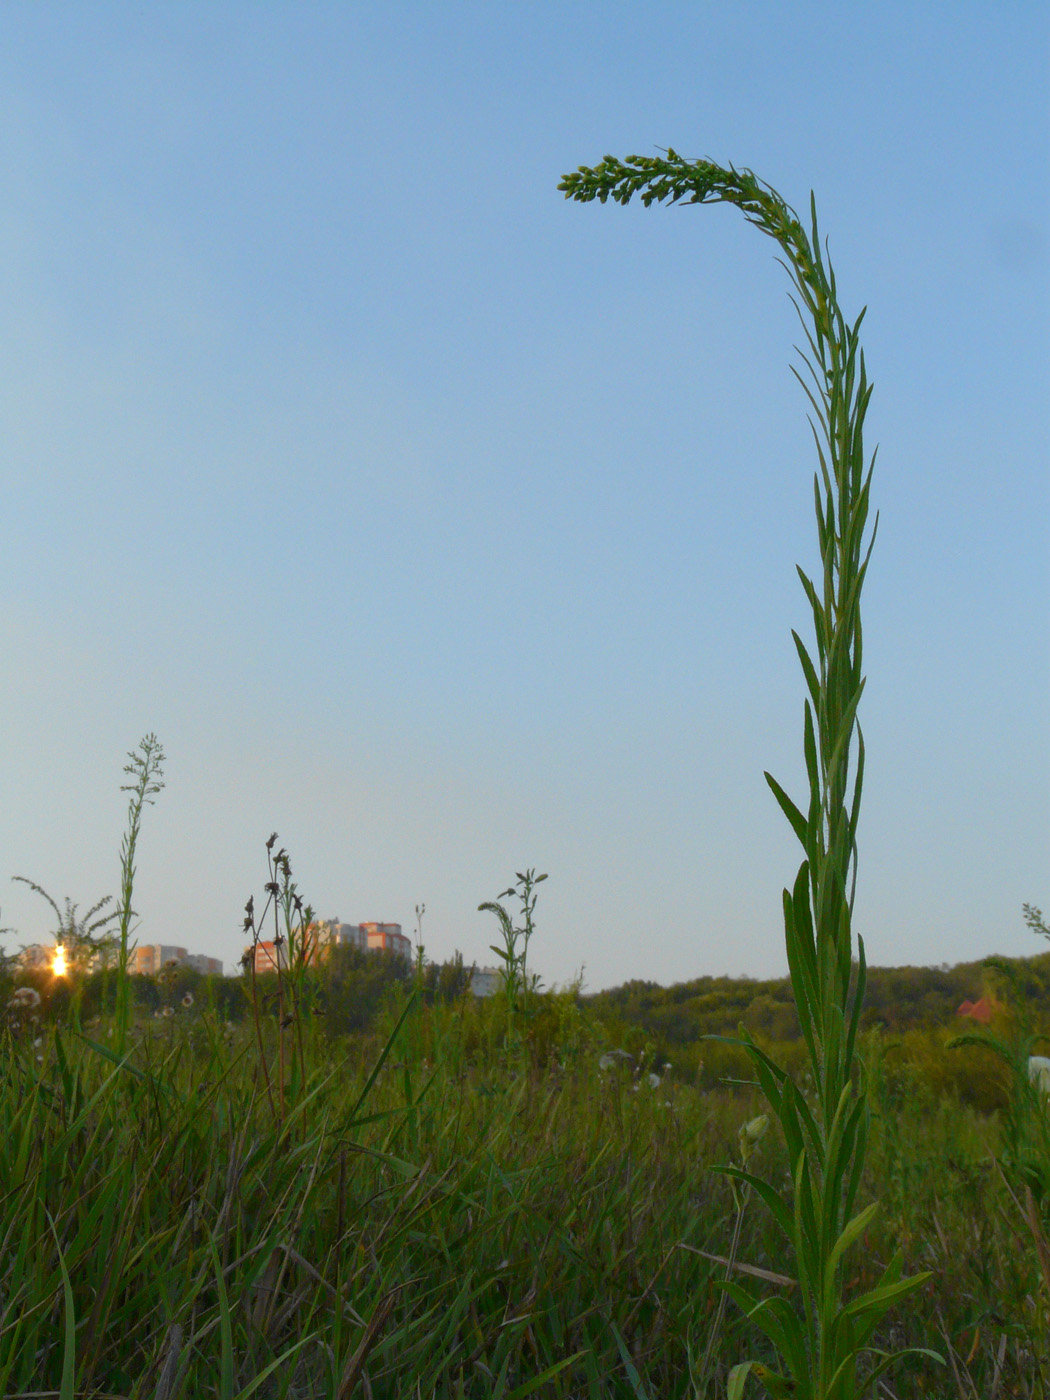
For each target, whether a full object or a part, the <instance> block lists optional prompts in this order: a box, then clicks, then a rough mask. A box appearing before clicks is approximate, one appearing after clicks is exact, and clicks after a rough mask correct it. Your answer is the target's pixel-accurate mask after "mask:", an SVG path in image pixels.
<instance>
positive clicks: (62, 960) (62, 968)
mask: <svg viewBox="0 0 1050 1400" xmlns="http://www.w3.org/2000/svg"><path fill="white" fill-rule="evenodd" d="M51 971H52V972H53V973H54V974H55V976H56V977H64V976H65V975H66V950H65V948H63V947H62V944H61V943H59V944H58V946H57V947H56V948H55V956H54V957H53V958H52V959H51Z"/></svg>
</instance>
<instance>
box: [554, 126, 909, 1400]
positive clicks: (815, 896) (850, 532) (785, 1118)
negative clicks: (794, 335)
mask: <svg viewBox="0 0 1050 1400" xmlns="http://www.w3.org/2000/svg"><path fill="white" fill-rule="evenodd" d="M558 188H559V189H560V190H562V191H564V193H565V196H566V198H567V199H575V200H578V201H580V202H581V203H587V202H589V201H591V200H594V199H597V200H599V201H600V202H601V203H603V204H604V203H605V202H606V201H607V200H609V199H612V200H613V201H614V202H616V203H618V204H624V205H625V204H628V203H629V202H630V201H631V199H632V198H633V197H634V195H636V194H637V195H639V197H640V198H641V201H642V203H643V204H644V205H645V206H646V207H648V206H649V205H650V204H652V203H654V202H655V203H663V202H664V201H668V202H670V203H671V204H676V203H679V202H680V201H681V202H684V203H686V204H714V203H728V204H732V205H735V206H736V207H737V208H738V209H740V210H741V212H742V213H743V215H744V217H745V218H746V219H747V221H748V223H750V224H752V225H753V226H754V227H755V228H757V229H758V230H759V231H760V232H761V233H764V234H766V235H767V236H768V237H770V238H772V239H774V240H775V241H776V242H777V244H778V245H779V247H780V250H781V253H782V255H783V256H782V258H781V261H782V263H783V266H784V267H785V268H786V270H787V272H788V275H789V276H790V277H791V280H792V282H793V283H794V288H795V296H794V297H793V301H794V304H795V308H796V310H797V312H798V314H799V319H800V321H801V323H802V329H803V333H804V335H805V338H806V344H807V345H808V354H807V353H806V352H805V351H800V356H801V359H802V364H803V369H804V373H799V371H798V370H795V371H794V373H795V375H796V377H797V378H798V380H799V383H800V384H801V385H802V388H803V391H804V392H805V394H806V397H807V399H808V400H809V404H810V408H811V409H812V416H811V417H810V426H811V428H812V431H813V438H814V442H815V444H816V448H817V458H818V470H817V472H816V473H815V476H814V497H815V505H816V517H817V535H818V543H819V550H820V573H819V575H818V576H817V577H816V579H815V580H814V579H811V578H810V577H809V576H808V575H807V574H806V573H804V572H803V570H802V569H801V568H799V570H798V575H799V578H800V580H801V582H802V587H803V589H804V591H805V594H806V598H807V599H808V601H809V605H810V608H811V610H812V615H813V625H814V632H815V641H816V657H815V658H814V657H813V655H812V653H811V651H810V650H809V649H807V647H806V646H805V644H804V643H803V642H802V640H801V638H800V637H799V635H798V633H796V632H793V633H792V636H793V638H794V642H795V647H796V650H797V652H798V657H799V661H800V663H801V666H802V672H803V675H804V677H805V682H806V688H807V691H808V698H807V699H806V702H805V711H804V727H803V749H804V754H805V762H806V772H807V775H808V779H809V800H808V804H807V806H806V810H805V811H802V810H801V809H800V808H799V807H798V806H796V805H795V803H794V802H793V801H792V800H791V798H790V797H788V795H787V793H786V792H785V791H784V789H783V788H782V787H781V786H780V784H779V783H778V782H777V781H776V780H775V779H774V778H773V777H771V776H770V775H769V774H768V773H767V774H766V779H767V781H768V783H769V785H770V787H771V789H772V791H773V794H774V796H775V797H776V800H777V802H778V803H779V805H780V807H781V809H782V811H783V812H784V814H785V816H786V817H787V819H788V821H789V822H790V824H791V828H792V830H793V831H794V833H795V835H796V836H797V837H798V840H799V842H800V844H801V846H802V848H803V852H804V857H805V858H804V859H803V861H802V864H801V866H800V867H799V871H798V875H797V877H796V879H795V883H794V887H793V888H792V889H791V890H785V891H784V899H783V903H784V927H785V938H786V943H787V956H788V967H789V970H790V974H791V983H792V988H793V991H794V996H795V1002H796V1005H797V1008H798V1015H799V1020H800V1022H801V1025H802V1033H803V1036H804V1039H805V1043H806V1049H807V1052H808V1058H809V1062H810V1072H811V1074H812V1079H813V1084H814V1086H815V1093H814V1096H813V1097H814V1102H813V1103H812V1104H811V1103H810V1101H809V1100H808V1099H807V1097H806V1095H805V1093H804V1092H803V1090H802V1088H801V1087H800V1085H799V1084H798V1083H796V1081H795V1080H794V1079H793V1078H792V1076H791V1075H790V1074H789V1073H788V1072H787V1071H786V1070H785V1069H784V1068H783V1067H782V1066H780V1065H779V1064H778V1063H776V1061H775V1060H774V1059H773V1058H772V1057H771V1056H769V1055H767V1054H766V1053H765V1052H763V1051H762V1050H761V1049H760V1048H759V1047H758V1046H757V1045H756V1044H755V1043H754V1041H753V1040H752V1038H751V1037H750V1036H749V1035H748V1034H747V1032H746V1031H744V1030H742V1031H741V1038H742V1041H743V1043H744V1044H745V1046H746V1048H747V1050H748V1053H749V1055H750V1056H751V1058H752V1061H753V1063H754V1066H755V1070H756V1073H757V1076H758V1080H759V1083H760V1085H761V1087H762V1089H763V1091H764V1093H765V1095H766V1098H767V1100H768V1102H769V1104H770V1106H771V1108H772V1111H773V1112H774V1113H775V1115H776V1116H777V1118H778V1119H779V1121H780V1124H781V1127H782V1129H783V1132H784V1136H785V1139H786V1142H787V1146H788V1153H789V1158H790V1164H791V1180H792V1182H793V1188H794V1189H793V1193H792V1201H791V1204H790V1205H788V1204H787V1203H786V1202H785V1200H784V1199H783V1198H782V1196H781V1195H780V1193H779V1192H777V1191H775V1190H774V1189H773V1188H772V1187H771V1186H770V1185H769V1184H768V1183H767V1182H765V1181H763V1180H761V1179H760V1178H759V1177H757V1176H755V1175H754V1174H752V1173H751V1172H749V1171H747V1170H746V1168H745V1167H742V1166H740V1167H737V1166H726V1167H724V1168H722V1170H723V1171H725V1172H726V1173H727V1174H729V1175H731V1176H735V1177H737V1178H738V1179H739V1180H741V1181H742V1182H744V1183H746V1184H748V1185H749V1186H750V1187H751V1188H752V1189H753V1190H754V1191H755V1192H756V1193H757V1194H758V1196H759V1197H760V1198H761V1199H762V1200H763V1201H764V1202H765V1204H766V1205H767V1206H768V1208H769V1209H770V1211H771V1212H772V1214H773V1216H774V1218H775V1219H776V1221H777V1223H778V1225H779V1226H780V1228H781V1229H782V1231H783V1233H784V1234H785V1235H786V1236H787V1238H788V1240H789V1241H790V1243H791V1245H792V1247H793V1249H794V1253H795V1257H796V1260H797V1267H798V1274H799V1283H800V1293H801V1295H802V1300H803V1312H802V1315H801V1316H800V1315H799V1314H798V1313H797V1312H796V1311H794V1310H793V1309H792V1308H791V1307H790V1306H789V1305H788V1304H787V1302H786V1300H784V1299H780V1298H758V1297H755V1296H754V1295H753V1294H752V1293H750V1292H749V1291H748V1290H747V1289H746V1288H745V1287H743V1286H742V1285H741V1284H738V1283H727V1284H726V1285H725V1287H726V1289H727V1291H728V1292H729V1293H730V1295H731V1296H732V1297H733V1298H734V1299H735V1300H736V1301H737V1302H738V1303H739V1305H740V1307H741V1308H742V1309H743V1310H744V1311H745V1312H746V1313H747V1314H748V1316H750V1318H751V1319H752V1321H753V1322H754V1323H755V1324H756V1325H757V1326H758V1327H759V1328H760V1329H761V1330H762V1331H763V1332H764V1333H765V1334H766V1336H767V1337H768V1338H769V1340H770V1341H771V1342H772V1343H773V1345H774V1347H775V1348H776V1350H777V1352H778V1354H779V1356H780V1357H781V1360H782V1363H783V1366H784V1373H783V1374H782V1373H779V1372H775V1371H773V1370H772V1369H771V1368H769V1367H766V1366H764V1365H762V1364H761V1363H759V1362H757V1361H744V1362H742V1363H740V1364H739V1365H737V1366H735V1367H734V1368H733V1370H732V1371H731V1372H730V1379H729V1397H730V1400H739V1397H741V1396H742V1395H743V1394H744V1389H745V1386H746V1383H747V1380H748V1377H749V1376H750V1377H753V1378H754V1379H757V1380H758V1381H759V1382H760V1384H762V1385H763V1386H764V1388H765V1390H766V1392H767V1393H768V1394H770V1395H784V1394H789V1393H790V1394H791V1395H793V1396H796V1397H797V1400H853V1397H854V1396H856V1395H857V1394H858V1393H860V1392H859V1390H858V1387H859V1386H860V1387H861V1389H863V1390H870V1388H871V1387H873V1386H874V1385H875V1383H876V1380H877V1378H878V1376H879V1375H880V1374H882V1372H883V1371H884V1370H885V1369H886V1368H887V1367H888V1366H889V1365H890V1364H891V1363H892V1362H893V1360H894V1359H895V1358H894V1356H893V1355H891V1354H887V1353H884V1352H881V1351H879V1350H878V1349H877V1348H875V1347H874V1346H873V1337H874V1334H875V1332H876V1329H877V1328H878V1326H879V1324H880V1322H881V1321H882V1319H883V1318H884V1316H885V1314H886V1312H887V1311H888V1309H889V1308H890V1307H892V1306H894V1305H895V1304H897V1303H900V1302H901V1301H902V1300H903V1299H904V1298H906V1297H907V1296H908V1295H909V1294H910V1293H913V1292H914V1291H915V1289H917V1288H919V1287H920V1286H921V1285H922V1284H923V1283H924V1282H925V1280H926V1279H927V1278H928V1277H929V1275H928V1274H920V1275H916V1276H914V1277H912V1278H907V1279H903V1278H901V1268H902V1261H901V1259H900V1257H899V1256H895V1257H894V1258H893V1259H892V1260H891V1261H890V1263H889V1264H888V1265H887V1267H886V1269H885V1271H884V1272H883V1275H882V1277H881V1279H880V1281H879V1282H878V1284H877V1285H876V1286H875V1287H874V1288H873V1289H870V1290H869V1291H868V1292H866V1293H864V1294H863V1295H861V1296H859V1297H858V1296H854V1297H851V1298H850V1299H849V1300H848V1301H847V1299H846V1297H845V1280H844V1277H843V1274H844V1270H843V1267H842V1266H843V1258H844V1256H845V1254H846V1252H847V1251H848V1250H849V1249H850V1247H851V1246H852V1245H855V1244H857V1243H858V1242H859V1241H860V1240H861V1239H862V1238H863V1236H864V1233H865V1231H866V1230H867V1229H868V1227H869V1225H870V1224H871V1221H872V1218H873V1216H874V1213H875V1210H876V1206H875V1205H874V1204H872V1205H870V1206H868V1207H867V1208H866V1209H864V1210H862V1211H860V1212H859V1213H857V1214H854V1213H853V1211H854V1206H855V1204H856V1198H857V1192H858V1189H859V1186H860V1180H861V1174H862V1170H863V1166H864V1154H865V1145H866V1140H867V1133H868V1122H869V1112H868V1106H867V1097H866V1093H865V1089H864V1085H863V1078H862V1076H861V1075H860V1074H855V1072H854V1071H855V1049H856V1037H857V1029H858V1025H859V1021H860V1011H861V1004H862V1001H863V996H864V977H865V962H864V945H863V941H862V940H858V962H857V964H856V967H854V962H853V939H852V914H853V902H854V894H855V887H856V855H857V821H858V817H859V814H860V798H861V788H862V784H863V775H864V740H863V736H862V734H861V731H860V726H859V724H858V721H857V706H858V704H859V701H860V698H861V694H862V692H863V689H864V678H863V675H862V670H861V618H860V595H861V589H862V586H863V583H864V577H865V574H866V572H867V567H868V560H869V558H870V554H871V547H872V544H873V543H874V538H875V525H873V526H872V529H871V532H870V537H867V536H866V529H867V525H868V496H869V488H870V485H871V472H872V467H873V465H874V458H872V461H871V462H869V461H867V460H866V458H865V453H864V442H863V424H864V416H865V413H866V411H867V407H868V402H869V399H870V397H871V385H870V383H869V382H868V378H867V373H866V371H865V366H864V354H863V351H862V350H861V348H860V340H859V332H860V325H861V321H862V320H863V317H864V312H863V311H862V312H861V313H860V315H859V316H858V317H857V319H856V321H855V322H853V323H852V324H851V323H850V322H848V321H847V320H846V318H845V316H844V315H843V313H842V310H841V308H840V306H839V302H838V297H837V293H836V286H835V274H834V271H833V270H832V267H831V263H830V261H829V260H828V259H827V258H826V256H825V255H824V254H822V252H821V241H820V235H819V232H818V228H817V215H816V203H815V201H814V200H813V199H812V197H811V201H810V233H808V234H807V231H806V229H805V228H804V227H803V225H802V222H801V220H800V219H799V217H798V215H797V214H796V213H795V211H794V210H793V209H792V208H791V207H790V205H788V204H787V203H786V202H785V201H784V199H782V198H781V196H780V195H779V194H777V192H776V191H775V190H774V189H772V188H771V187H770V186H769V185H766V184H764V183H763V182H762V181H760V180H759V179H757V178H756V176H755V175H754V174H753V173H752V172H751V171H750V170H746V169H743V170H736V169H734V168H733V167H731V166H730V167H728V168H723V167H721V166H719V165H716V164H714V163H713V162H711V161H708V160H686V159H684V158H683V157H681V156H679V155H678V154H677V153H676V152H675V151H673V150H668V151H666V153H665V154H664V155H663V156H658V157H648V156H629V157H628V158H627V160H626V161H625V162H624V161H620V160H618V159H616V158H615V157H613V156H606V157H605V158H604V160H602V161H601V162H600V164H599V165H597V166H596V167H594V168H593V169H591V168H588V167H586V166H581V167H580V168H579V169H578V170H576V171H575V172H574V173H572V174H570V175H566V176H564V177H563V179H562V181H561V184H560V185H559V187H558ZM825 252H826V249H825ZM876 525H877V521H876ZM862 1357H864V1358H865V1365H866V1374H865V1375H864V1377H863V1381H861V1378H860V1375H859V1365H858V1363H859V1362H860V1361H861V1358H862Z"/></svg>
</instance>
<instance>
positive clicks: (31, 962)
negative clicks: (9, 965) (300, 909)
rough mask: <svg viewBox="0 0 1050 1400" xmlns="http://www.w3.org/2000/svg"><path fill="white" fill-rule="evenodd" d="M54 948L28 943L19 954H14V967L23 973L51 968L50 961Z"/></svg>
mask: <svg viewBox="0 0 1050 1400" xmlns="http://www.w3.org/2000/svg"><path fill="white" fill-rule="evenodd" d="M54 952H55V949H54V947H53V946H52V947H50V948H46V947H45V946H44V944H43V943H30V944H29V946H28V947H26V948H23V949H22V951H21V952H20V953H16V954H15V966H16V967H19V968H21V969H22V970H23V971H24V972H30V971H34V970H35V969H37V968H47V967H50V966H51V959H52V957H53V956H54Z"/></svg>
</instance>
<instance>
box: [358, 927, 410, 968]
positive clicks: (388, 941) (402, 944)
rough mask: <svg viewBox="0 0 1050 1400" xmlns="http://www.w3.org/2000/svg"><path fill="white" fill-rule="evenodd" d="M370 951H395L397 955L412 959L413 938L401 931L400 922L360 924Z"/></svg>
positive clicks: (408, 959)
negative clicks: (407, 936)
mask: <svg viewBox="0 0 1050 1400" xmlns="http://www.w3.org/2000/svg"><path fill="white" fill-rule="evenodd" d="M359 927H360V929H361V932H362V934H363V935H364V937H365V939H366V940H367V942H366V946H367V948H368V949H369V951H370V952H373V953H379V952H386V953H393V954H394V956H395V957H398V958H405V959H406V960H407V961H408V962H411V961H412V940H411V939H410V938H406V937H405V935H404V934H403V933H402V932H401V925H400V924H360V925H359Z"/></svg>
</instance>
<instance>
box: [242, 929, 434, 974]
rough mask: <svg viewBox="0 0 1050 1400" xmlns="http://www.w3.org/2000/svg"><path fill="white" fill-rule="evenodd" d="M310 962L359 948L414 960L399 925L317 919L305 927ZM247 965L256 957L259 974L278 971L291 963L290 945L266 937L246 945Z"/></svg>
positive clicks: (249, 965)
mask: <svg viewBox="0 0 1050 1400" xmlns="http://www.w3.org/2000/svg"><path fill="white" fill-rule="evenodd" d="M306 938H307V948H306V961H307V963H308V964H310V963H315V962H323V961H324V960H325V959H326V958H327V957H328V954H329V953H330V951H331V950H332V949H333V948H359V949H360V950H361V951H362V952H366V953H367V952H372V953H381V952H388V953H393V954H394V955H395V957H399V958H404V959H405V960H406V961H409V962H410V961H411V959H412V942H411V939H408V938H406V937H405V935H404V934H403V933H402V932H401V925H400V924H375V923H365V924H344V923H340V921H339V920H338V919H316V920H315V921H314V922H313V923H312V924H308V925H307V928H306ZM244 956H245V959H246V960H247V962H246V966H248V967H251V966H252V962H253V960H254V966H255V971H256V973H260V974H261V973H265V972H276V971H277V969H278V968H281V969H282V970H283V969H284V968H286V967H287V966H288V944H287V943H286V942H283V941H282V943H281V944H280V946H278V945H277V944H275V943H274V942H273V941H272V940H265V941H261V942H259V943H256V944H254V946H250V947H248V948H245V950H244Z"/></svg>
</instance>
